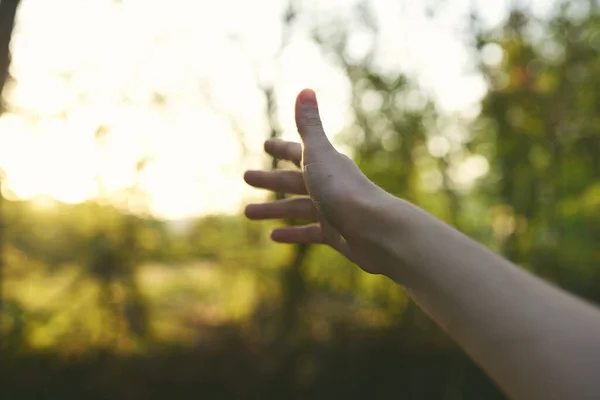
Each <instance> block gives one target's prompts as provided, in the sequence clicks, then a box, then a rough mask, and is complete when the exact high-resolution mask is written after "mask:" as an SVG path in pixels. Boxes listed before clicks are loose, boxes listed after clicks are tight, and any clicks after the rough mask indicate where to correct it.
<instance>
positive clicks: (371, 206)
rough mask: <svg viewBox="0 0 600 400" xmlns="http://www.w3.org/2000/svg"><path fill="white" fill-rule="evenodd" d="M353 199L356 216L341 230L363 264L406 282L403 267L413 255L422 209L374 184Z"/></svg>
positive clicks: (363, 266)
mask: <svg viewBox="0 0 600 400" xmlns="http://www.w3.org/2000/svg"><path fill="white" fill-rule="evenodd" d="M352 202H353V204H352V207H351V209H352V210H353V213H352V216H351V217H350V218H348V220H347V225H346V226H345V227H344V231H343V232H341V233H342V236H344V237H345V238H346V240H347V241H348V244H349V245H350V246H351V248H352V251H353V253H355V254H356V255H357V258H358V259H359V262H358V264H359V266H361V267H362V268H363V269H365V270H367V271H368V272H376V273H378V274H383V275H386V276H387V277H388V278H391V279H392V280H394V281H396V282H397V283H399V284H402V282H401V281H402V279H401V275H402V270H403V269H404V268H405V267H406V266H407V264H408V262H409V258H410V257H409V252H408V249H410V247H411V244H410V241H411V237H412V234H411V232H413V230H414V228H413V225H415V224H416V223H417V222H418V218H416V217H418V211H420V210H419V209H418V208H417V207H415V206H413V205H412V204H410V203H408V202H406V201H404V200H402V199H399V198H397V197H395V196H392V195H391V194H389V193H387V192H386V191H384V190H383V189H381V188H379V187H377V186H376V185H374V184H373V185H372V188H370V189H369V190H365V191H364V192H363V195H361V196H360V197H356V198H355V199H353V200H352ZM363 264H364V265H363Z"/></svg>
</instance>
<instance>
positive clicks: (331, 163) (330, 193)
mask: <svg viewBox="0 0 600 400" xmlns="http://www.w3.org/2000/svg"><path fill="white" fill-rule="evenodd" d="M296 126H297V128H298V132H299V134H300V137H301V139H302V144H300V143H295V142H288V141H283V140H274V139H271V140H267V141H266V142H265V151H266V152H267V153H268V154H270V155H271V156H273V157H275V158H277V159H281V160H288V161H291V162H293V163H294V164H296V165H297V166H298V167H300V168H301V171H292V170H275V171H247V172H246V173H245V175H244V179H245V181H246V182H247V183H248V184H249V185H251V186H254V187H257V188H262V189H268V190H272V191H276V192H284V193H288V194H294V195H307V196H303V197H293V198H289V199H284V200H277V201H274V202H271V203H262V204H250V205H248V206H247V207H246V216H247V217H248V218H250V219H254V220H263V219H303V220H310V221H313V223H310V224H308V225H303V226H286V227H281V228H277V229H275V230H274V231H273V233H272V235H271V237H272V239H273V240H274V241H276V242H280V243H305V244H310V243H315V244H321V243H323V244H327V245H329V246H331V247H333V248H334V249H336V250H337V251H338V252H340V253H341V254H343V255H344V256H346V257H347V258H348V259H349V260H351V261H353V262H355V263H357V264H359V266H360V267H361V268H363V269H364V270H366V271H367V272H372V273H377V272H378V271H377V269H376V268H373V267H372V266H369V264H370V263H368V262H367V261H366V260H365V257H364V256H361V254H362V253H363V252H362V251H361V250H360V249H359V248H358V246H357V245H356V243H355V241H354V240H353V238H354V237H355V233H356V230H357V229H360V228H361V224H362V223H363V221H360V215H357V213H356V208H357V205H358V204H359V203H360V201H361V200H363V201H364V200H365V196H366V195H367V194H368V193H371V192H372V191H373V189H374V188H376V186H375V185H374V184H373V183H372V182H371V181H369V180H368V179H367V178H366V177H365V176H364V175H363V174H362V172H361V171H360V169H359V168H358V167H357V166H356V164H355V163H354V162H353V161H352V160H350V159H349V158H348V157H347V156H345V155H343V154H341V153H339V152H338V151H337V150H335V148H334V147H333V145H332V144H331V143H330V142H329V140H328V139H327V136H326V134H325V131H324V130H323V125H322V123H321V118H320V116H319V108H318V105H317V99H316V96H315V93H314V92H313V91H312V90H310V89H305V90H303V91H302V92H300V94H299V95H298V97H297V98H296ZM367 201H368V200H367Z"/></svg>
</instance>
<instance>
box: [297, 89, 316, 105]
mask: <svg viewBox="0 0 600 400" xmlns="http://www.w3.org/2000/svg"><path fill="white" fill-rule="evenodd" d="M298 99H299V100H300V103H302V104H312V105H315V106H316V105H317V95H316V94H315V92H314V90H312V89H304V90H303V91H301V92H300V94H299V95H298Z"/></svg>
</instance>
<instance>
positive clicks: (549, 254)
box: [470, 1, 600, 302]
mask: <svg viewBox="0 0 600 400" xmlns="http://www.w3.org/2000/svg"><path fill="white" fill-rule="evenodd" d="M582 6H585V4H583V2H576V1H563V2H560V3H559V4H558V5H557V7H556V10H555V12H554V14H553V15H552V16H551V18H550V19H549V20H547V21H545V20H536V19H534V18H532V17H531V16H529V15H528V14H526V13H525V12H524V11H522V10H519V9H516V10H513V11H512V13H511V14H510V18H509V19H508V21H507V23H506V24H505V25H504V26H502V27H500V28H498V29H493V30H487V31H480V32H479V34H478V36H477V44H478V46H477V48H478V50H479V55H480V58H479V60H480V68H481V71H482V73H483V75H484V76H485V78H486V80H487V82H488V84H489V86H490V91H489V92H488V94H487V96H486V97H485V99H484V101H483V104H482V105H483V107H482V112H481V115H480V117H479V118H478V119H477V121H476V122H475V126H474V128H473V129H474V134H473V141H472V142H471V143H470V148H471V149H473V151H475V152H478V153H480V154H482V155H485V156H486V157H487V158H488V160H489V161H490V164H491V166H492V171H491V173H490V174H489V175H488V178H487V179H486V181H485V184H486V185H485V191H486V193H487V196H488V198H489V202H490V203H491V204H495V206H494V208H493V209H492V215H491V219H492V225H493V227H494V232H495V236H496V240H497V241H498V242H499V245H500V247H501V249H502V251H503V252H504V254H505V255H506V256H507V257H509V258H511V259H512V260H514V261H516V262H517V263H519V264H521V265H524V266H526V267H528V268H531V269H532V270H534V271H536V272H537V273H540V274H542V275H543V276H545V277H546V278H548V279H550V280H552V281H554V282H556V283H558V284H559V285H561V286H563V287H566V288H567V289H569V290H572V291H574V292H577V293H579V294H581V295H584V296H586V297H588V298H590V299H592V300H594V301H596V302H598V301H600V286H599V285H600V268H598V266H599V265H600V258H599V256H600V255H599V253H598V251H597V250H596V249H597V246H598V241H599V240H600V231H598V226H599V222H600V212H599V210H600V196H599V188H600V183H599V182H600V162H599V160H600V113H599V111H600V108H599V106H600V95H599V94H598V92H597V91H596V90H595V87H597V85H599V84H600V64H598V58H597V52H598V49H599V48H600V47H599V45H598V43H599V40H598V38H599V37H600V36H599V35H600V15H599V14H598V8H597V5H596V2H594V1H592V2H589V4H588V7H587V9H586V8H585V7H584V11H585V12H583V13H582V12H581V10H582ZM577 10H578V11H577ZM576 11H577V12H576Z"/></svg>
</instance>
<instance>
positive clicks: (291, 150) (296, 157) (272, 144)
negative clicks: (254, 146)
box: [265, 139, 302, 167]
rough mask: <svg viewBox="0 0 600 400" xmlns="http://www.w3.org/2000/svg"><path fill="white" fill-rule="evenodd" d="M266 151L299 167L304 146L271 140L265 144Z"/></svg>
mask: <svg viewBox="0 0 600 400" xmlns="http://www.w3.org/2000/svg"><path fill="white" fill-rule="evenodd" d="M265 151H266V152H267V153H268V154H270V155H272V156H273V157H275V158H278V159H280V160H287V161H291V162H293V163H294V164H296V166H298V167H300V163H301V162H302V145H301V144H300V143H296V142H288V141H287V140H280V139H269V140H267V141H266V142H265Z"/></svg>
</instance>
